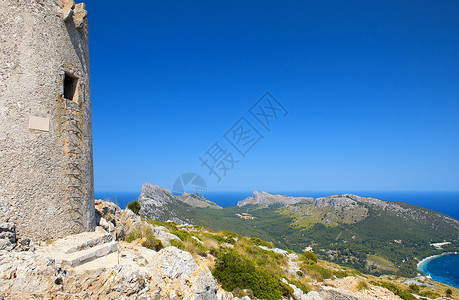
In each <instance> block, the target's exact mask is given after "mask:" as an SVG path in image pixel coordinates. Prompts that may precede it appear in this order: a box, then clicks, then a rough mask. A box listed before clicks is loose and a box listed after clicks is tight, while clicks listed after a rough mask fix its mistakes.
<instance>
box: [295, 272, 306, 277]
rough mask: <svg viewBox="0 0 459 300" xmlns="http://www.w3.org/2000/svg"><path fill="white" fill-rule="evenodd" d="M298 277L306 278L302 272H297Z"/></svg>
mask: <svg viewBox="0 0 459 300" xmlns="http://www.w3.org/2000/svg"><path fill="white" fill-rule="evenodd" d="M296 275H298V276H299V277H303V276H304V273H303V272H301V271H296Z"/></svg>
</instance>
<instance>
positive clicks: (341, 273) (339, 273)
mask: <svg viewBox="0 0 459 300" xmlns="http://www.w3.org/2000/svg"><path fill="white" fill-rule="evenodd" d="M333 275H335V276H336V277H337V278H344V277H348V276H349V273H348V272H346V271H334V272H333Z"/></svg>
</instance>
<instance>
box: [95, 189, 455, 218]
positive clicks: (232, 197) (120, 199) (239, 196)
mask: <svg viewBox="0 0 459 300" xmlns="http://www.w3.org/2000/svg"><path fill="white" fill-rule="evenodd" d="M269 193H272V194H283V195H288V196H292V197H314V198H318V197H326V196H331V195H342V194H355V195H358V196H365V197H373V198H377V199H381V200H386V201H401V202H405V203H409V204H412V205H417V206H420V207H423V208H427V209H430V210H434V211H437V212H440V213H443V214H445V215H448V216H450V217H453V218H455V219H458V220H459V205H457V204H458V203H459V191H302V192H301V191H269ZM252 194H253V191H215V192H213V191H208V192H207V193H206V194H203V196H204V197H205V198H206V199H208V200H210V201H212V202H215V203H216V204H218V205H220V206H222V207H229V206H236V205H237V202H238V201H241V200H244V199H245V198H247V197H250V196H252ZM139 195H140V191H137V192H135V191H132V192H129V191H123V192H107V191H102V192H100V191H97V192H95V199H102V200H107V201H112V202H115V203H116V204H118V205H119V206H120V207H121V208H123V209H124V208H126V206H127V204H128V203H129V202H131V201H133V200H137V199H138V198H139ZM439 200H441V201H439Z"/></svg>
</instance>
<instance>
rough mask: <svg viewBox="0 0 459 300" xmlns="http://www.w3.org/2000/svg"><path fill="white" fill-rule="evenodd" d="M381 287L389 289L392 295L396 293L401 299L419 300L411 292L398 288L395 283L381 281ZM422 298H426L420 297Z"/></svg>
mask: <svg viewBox="0 0 459 300" xmlns="http://www.w3.org/2000/svg"><path fill="white" fill-rule="evenodd" d="M379 286H382V287H383V288H385V289H388V290H389V291H391V292H392V293H394V294H395V295H397V296H399V297H400V298H402V299H404V300H417V298H416V297H415V296H413V295H412V294H411V293H410V292H408V291H404V290H403V289H401V288H400V287H398V286H396V285H395V284H393V283H390V282H385V281H381V282H380V283H379ZM420 296H424V295H420Z"/></svg>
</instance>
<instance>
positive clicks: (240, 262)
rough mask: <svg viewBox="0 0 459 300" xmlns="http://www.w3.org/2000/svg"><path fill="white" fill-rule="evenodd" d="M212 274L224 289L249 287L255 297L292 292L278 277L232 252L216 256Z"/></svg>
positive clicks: (271, 299)
mask: <svg viewBox="0 0 459 300" xmlns="http://www.w3.org/2000/svg"><path fill="white" fill-rule="evenodd" d="M213 274H214V276H215V278H216V279H217V280H218V281H219V282H220V284H221V285H222V286H223V288H224V289H225V290H229V291H233V290H235V289H239V290H241V289H250V290H252V291H253V295H254V296H255V297H257V298H262V299H267V300H275V299H280V298H282V296H284V295H286V296H288V297H290V295H291V294H292V290H291V288H290V286H288V285H286V284H282V282H281V281H280V279H279V278H278V277H276V276H272V275H271V274H270V273H269V272H267V271H266V270H263V269H261V268H257V267H256V265H255V264H254V263H253V262H252V261H251V260H249V259H247V258H246V257H244V256H242V255H239V254H236V253H234V252H228V253H225V254H223V255H221V256H219V257H218V258H217V260H216V264H215V269H214V270H213Z"/></svg>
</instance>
